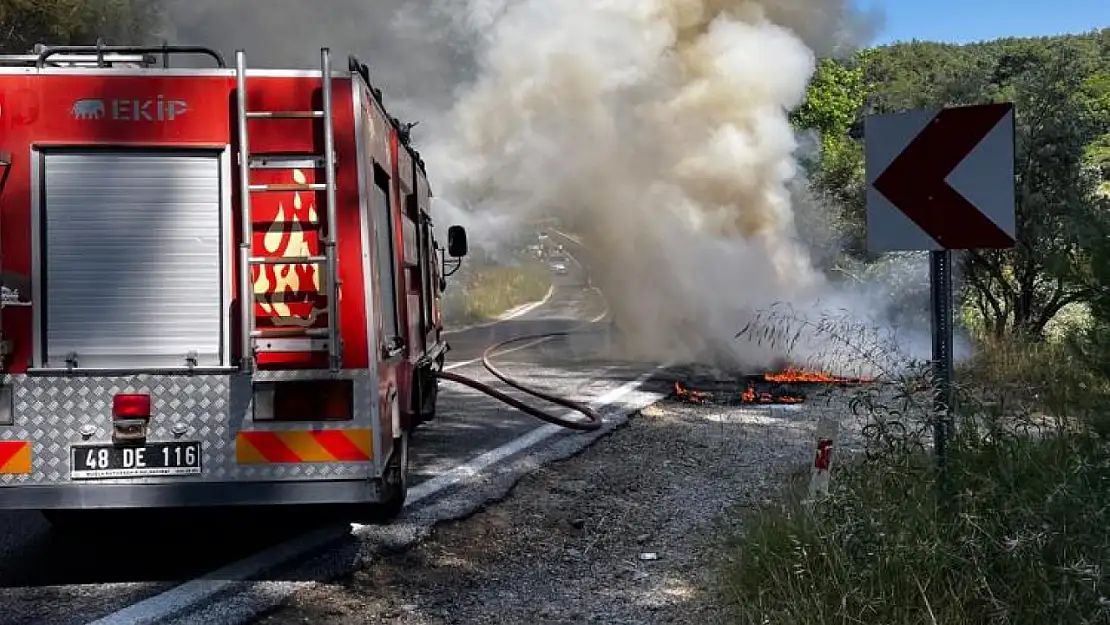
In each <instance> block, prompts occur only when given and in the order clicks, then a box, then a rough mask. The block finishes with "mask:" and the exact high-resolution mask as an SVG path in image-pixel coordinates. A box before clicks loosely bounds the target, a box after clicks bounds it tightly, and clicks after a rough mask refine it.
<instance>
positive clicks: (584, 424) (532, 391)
mask: <svg viewBox="0 0 1110 625" xmlns="http://www.w3.org/2000/svg"><path fill="white" fill-rule="evenodd" d="M570 335H571V333H570V332H547V333H543V334H525V335H521V336H514V337H512V338H510V339H508V340H505V341H501V342H499V343H494V344H493V345H490V346H489V347H487V348H486V350H485V351H484V352H483V353H482V366H483V367H485V368H486V371H488V372H490V374H491V375H493V377H495V378H497V379H498V380H501V381H502V382H504V383H505V384H508V385H509V386H511V387H513V388H515V389H517V390H518V391H521V392H523V393H527V394H528V395H531V396H533V397H536V398H539V399H542V400H545V401H548V402H550V403H552V404H556V405H559V406H562V407H564V408H569V409H570V410H573V411H575V412H578V413H580V414H582V415H583V416H585V417H586V419H587V420H586V421H571V420H569V419H564V418H561V417H557V416H555V415H553V414H551V413H549V412H544V411H543V410H540V409H538V408H536V407H534V406H531V405H529V404H526V403H524V402H522V401H520V400H519V399H517V398H515V397H513V396H511V395H508V394H507V393H504V392H502V391H499V390H497V389H495V388H493V387H492V386H489V385H488V384H484V383H482V382H479V381H477V380H474V379H472V378H468V377H465V376H461V375H458V374H457V373H451V372H450V371H434V372H433V373H434V374H435V375H436V376H437V377H439V378H440V379H443V380H449V381H451V382H456V383H458V384H462V385H464V386H469V387H470V388H472V389H474V390H476V391H479V392H481V393H484V394H486V395H489V396H490V397H493V398H494V399H497V400H500V401H502V402H504V403H506V404H508V405H510V406H512V407H513V408H516V409H517V410H519V411H521V412H523V413H525V414H528V415H531V416H533V417H536V418H537V419H540V420H542V421H546V422H548V423H552V424H554V425H558V426H560V427H564V428H567V429H570V430H578V431H582V432H591V431H594V430H597V429H599V428H600V427H601V425H602V420H601V413H599V412H597V411H596V410H594V409H593V408H591V407H590V406H588V405H586V404H583V403H580V402H576V401H573V400H570V399H567V398H565V397H559V396H558V395H552V394H551V393H548V392H546V391H542V390H540V389H537V388H534V387H530V386H527V385H525V384H523V383H522V382H520V381H518V380H515V379H513V378H512V376H510V375H508V374H506V373H505V372H503V371H501V370H500V369H498V368H497V367H496V366H494V364H493V362H492V359H493V356H494V352H497V351H499V350H501V349H503V348H505V347H507V346H509V345H512V344H513V343H523V342H525V341H536V342H540V341H546V340H548V339H552V338H557V337H560V336H570Z"/></svg>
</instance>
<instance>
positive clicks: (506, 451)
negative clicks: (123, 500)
mask: <svg viewBox="0 0 1110 625" xmlns="http://www.w3.org/2000/svg"><path fill="white" fill-rule="evenodd" d="M666 366H667V365H659V366H658V367H656V368H654V369H652V370H651V371H649V372H647V373H644V374H642V375H641V376H640V377H638V378H636V379H635V380H633V381H632V382H628V383H627V384H624V385H623V386H620V387H618V388H615V389H613V390H612V391H609V392H608V393H606V394H604V395H602V396H601V397H599V398H597V399H596V400H594V401H593V402H591V404H592V405H593V406H594V407H595V408H602V407H605V406H607V405H609V404H613V403H616V402H617V401H618V400H619V399H620V398H622V397H624V396H625V395H628V394H629V393H631V392H633V391H635V390H636V389H638V388H639V387H641V386H642V385H643V384H644V383H645V382H647V381H648V379H650V378H651V377H652V376H653V375H655V374H656V372H658V371H659V370H660V369H663V368H665V367H666ZM574 414H577V413H576V412H575V411H573V410H568V411H567V414H566V416H571V415H574ZM561 431H565V430H564V429H563V428H561V427H559V426H557V425H551V424H548V425H544V426H540V427H538V428H535V429H533V430H531V431H530V432H528V433H527V434H525V435H523V436H520V437H518V438H515V439H513V440H511V441H509V442H508V443H505V444H504V445H501V446H500V447H497V448H495V449H492V450H490V451H487V452H485V453H483V454H481V455H478V456H476V457H474V458H472V459H471V460H469V461H467V462H465V463H463V464H461V465H458V466H456V467H455V468H453V469H451V470H449V471H447V472H446V473H442V474H440V475H438V476H436V477H434V478H432V479H430V480H428V481H427V482H424V483H422V484H419V485H417V486H415V487H413V488H412V490H410V491H409V497H408V500H407V503H406V507H408V506H410V505H412V504H414V503H416V502H417V501H421V500H423V499H427V498H428V497H431V496H432V495H435V494H436V493H439V492H441V491H443V490H445V489H447V488H450V487H451V486H454V485H456V484H459V483H461V482H464V481H467V480H469V479H472V478H473V477H474V476H475V475H477V474H479V473H480V472H481V471H483V470H485V469H488V468H489V467H491V466H493V465H495V464H497V463H498V462H500V461H501V460H504V459H505V458H508V457H510V456H513V455H515V454H517V453H520V452H521V451H524V450H525V449H528V448H529V447H532V446H534V445H536V444H538V443H540V442H542V441H543V440H545V439H547V438H550V437H551V436H553V435H555V434H557V433H559V432H561ZM362 527H364V526H360V525H353V528H352V530H350V531H340V530H338V529H337V528H334V527H329V528H322V529H319V530H316V531H313V532H309V533H308V534H304V535H302V536H298V537H297V538H293V539H291V540H288V541H286V542H284V543H282V544H280V545H276V546H274V547H270V548H268V549H264V550H263V551H260V552H258V553H256V554H253V555H251V556H248V557H246V558H243V559H242V560H239V561H237V562H233V563H231V564H229V565H226V566H224V567H221V568H219V569H217V570H215V571H212V572H210V573H208V574H206V575H203V576H201V577H198V578H196V579H194V580H191V581H188V582H185V583H184V584H181V585H180V586H175V587H173V588H171V589H169V590H167V591H165V592H162V593H159V594H157V595H154V596H153V597H149V598H147V599H144V600H142V601H139V602H138V603H134V604H131V605H130V606H128V607H126V608H123V609H122V610H118V611H116V612H113V613H111V614H109V615H107V616H104V617H102V618H99V619H97V620H95V621H91V622H89V623H87V625H149V624H154V623H158V622H159V621H162V620H165V619H167V618H172V617H175V616H177V615H179V614H181V613H184V612H186V611H187V610H188V609H190V608H192V607H194V606H197V605H199V604H201V603H204V602H205V601H207V600H209V599H211V598H212V597H214V596H216V595H217V594H219V593H221V592H223V591H224V590H226V589H227V588H229V587H231V586H232V585H234V584H237V583H240V582H242V581H245V580H246V579H247V578H250V577H253V576H255V575H257V574H258V573H260V572H262V571H265V570H268V569H272V568H274V567H276V566H279V565H281V564H283V563H285V562H288V561H290V560H293V559H295V558H297V557H299V556H302V555H304V554H306V553H309V552H312V551H315V550H317V549H320V548H323V547H326V546H327V545H328V544H329V543H330V542H332V541H335V540H337V539H339V538H341V537H342V536H343V535H344V534H350V533H356V534H357V532H358V531H359V530H360V529H361V528H362Z"/></svg>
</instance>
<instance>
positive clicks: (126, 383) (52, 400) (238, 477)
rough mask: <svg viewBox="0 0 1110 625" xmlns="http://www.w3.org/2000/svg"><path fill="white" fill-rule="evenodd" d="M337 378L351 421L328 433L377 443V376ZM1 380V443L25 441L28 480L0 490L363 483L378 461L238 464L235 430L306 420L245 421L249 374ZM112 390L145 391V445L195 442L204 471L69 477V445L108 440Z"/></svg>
mask: <svg viewBox="0 0 1110 625" xmlns="http://www.w3.org/2000/svg"><path fill="white" fill-rule="evenodd" d="M297 375H303V374H295V373H290V372H282V373H281V375H280V376H278V377H275V376H274V374H273V373H272V372H271V373H268V374H267V375H266V377H265V378H262V379H266V380H273V379H293V378H294V377H295V376H297ZM315 375H316V376H317V377H318V376H319V374H318V373H316V374H315ZM338 375H340V376H341V377H345V378H349V379H353V380H354V381H355V385H354V391H355V418H354V419H352V420H351V421H348V422H341V423H336V422H331V423H329V424H328V428H334V429H354V428H371V429H373V430H374V435H375V438H376V437H377V436H378V435H379V434H378V433H379V432H380V430H379V428H378V422H377V418H376V417H375V413H376V412H377V409H376V406H377V379H376V378H374V377H372V376H371V372H370V371H369V370H355V371H343V372H340V373H339V374H338ZM281 376H284V377H281ZM3 382H4V383H5V384H11V385H12V388H13V393H12V395H13V411H14V416H15V425H13V426H0V440H30V441H32V442H33V460H32V462H33V470H32V472H31V474H29V475H0V486H13V485H21V484H24V485H57V484H71V483H95V484H172V483H179V482H182V481H185V480H189V481H201V482H236V481H272V480H305V479H321V480H327V479H352V478H355V479H362V478H368V477H371V475H377V474H378V472H379V471H380V469H379V466H378V460H377V459H376V460H375V463H374V464H373V466H371V467H370V469H369V470H368V468H367V467H368V465H367V464H365V463H361V464H360V463H319V464H313V463H304V464H274V465H240V464H238V463H237V462H236V461H235V436H236V434H237V433H238V432H239V431H240V430H268V431H274V430H304V429H308V426H309V424H306V423H265V422H257V421H252V420H251V418H250V415H251V413H252V406H251V377H250V376H248V375H240V374H233V375H150V374H137V375H129V376H113V377H99V376H76V375H75V376H38V375H35V376H27V375H6V376H3ZM117 393H150V395H151V400H152V404H153V413H154V414H153V416H152V418H151V421H150V430H149V434H148V440H149V441H151V442H157V441H173V440H182V441H200V442H201V443H202V447H203V452H202V457H203V465H202V466H203V473H202V474H201V475H189V476H176V477H151V478H122V479H104V480H92V481H86V480H70V478H69V471H70V447H71V446H72V445H74V444H82V443H83V444H90V443H110V442H111V440H112V434H111V425H112V396H113V395H115V394H117ZM175 425H180V426H184V427H183V428H181V429H183V430H184V433H182V434H177V433H175V432H174V426H175ZM375 446H376V445H375Z"/></svg>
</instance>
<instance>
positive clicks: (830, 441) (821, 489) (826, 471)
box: [809, 419, 840, 501]
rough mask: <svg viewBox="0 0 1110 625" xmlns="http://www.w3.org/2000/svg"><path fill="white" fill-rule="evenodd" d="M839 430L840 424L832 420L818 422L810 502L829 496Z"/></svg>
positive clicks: (811, 470)
mask: <svg viewBox="0 0 1110 625" xmlns="http://www.w3.org/2000/svg"><path fill="white" fill-rule="evenodd" d="M839 429H840V424H839V423H838V422H837V421H834V420H832V419H821V420H820V421H818V422H817V439H816V445H815V448H814V454H813V465H812V466H811V467H810V473H809V498H810V501H818V500H820V499H821V498H823V497H826V496H828V494H829V481H830V480H831V478H832V454H833V448H834V446H835V445H836V435H837V433H838V431H839Z"/></svg>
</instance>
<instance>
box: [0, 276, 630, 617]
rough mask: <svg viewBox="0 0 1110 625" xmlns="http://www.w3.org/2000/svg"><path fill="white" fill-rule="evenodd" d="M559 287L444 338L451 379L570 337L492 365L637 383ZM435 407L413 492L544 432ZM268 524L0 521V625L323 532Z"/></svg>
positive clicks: (103, 602)
mask: <svg viewBox="0 0 1110 625" xmlns="http://www.w3.org/2000/svg"><path fill="white" fill-rule="evenodd" d="M555 279H556V283H555V287H554V290H553V292H552V295H551V297H550V298H549V300H548V301H547V302H545V303H544V304H543V305H542V306H539V307H537V308H535V309H533V310H531V311H529V312H528V313H526V314H524V315H521V316H520V317H518V318H515V319H512V320H509V321H505V322H501V323H497V324H494V325H489V326H486V327H478V328H470V329H467V330H464V331H460V332H458V333H454V334H451V335H449V336H448V341H449V343H450V344H451V346H452V351H451V352H450V353H449V354H448V366H452V365H458V366H455V367H453V369H452V371H453V372H454V373H458V374H461V375H466V376H468V377H474V378H477V379H480V380H483V381H487V382H489V381H492V380H493V378H492V376H490V375H489V374H488V373H486V372H485V371H484V369H482V365H481V364H480V363H479V362H469V363H468V362H467V361H471V360H474V359H478V358H480V356H481V352H482V350H483V349H484V347H485V346H486V345H488V344H490V343H491V342H494V341H499V340H503V339H505V338H509V337H511V336H516V335H520V334H537V333H543V332H558V331H567V330H575V329H576V330H577V331H578V333H577V334H576V335H575V336H574V337H573V338H571V339H566V338H563V339H554V340H550V341H547V342H544V343H541V344H538V345H533V346H531V347H529V348H527V349H521V350H518V351H515V352H513V353H507V354H505V355H503V356H502V357H499V358H498V359H497V361H498V363H499V364H502V365H503V366H504V368H505V370H506V371H508V372H510V373H511V374H513V375H517V376H520V377H521V378H524V379H526V380H527V381H528V383H530V384H535V385H538V386H543V387H545V388H546V389H548V390H554V391H556V392H557V393H558V394H560V395H563V396H570V397H574V398H578V399H583V400H588V399H591V398H594V397H597V396H599V395H601V394H603V393H605V392H606V390H611V389H612V388H614V387H616V386H620V385H621V384H623V383H626V382H627V381H628V380H630V379H635V378H636V375H637V374H639V373H642V371H643V368H642V367H634V366H629V367H625V366H621V365H619V364H617V363H612V362H605V361H604V346H605V334H604V331H603V329H604V326H605V324H604V323H599V324H593V325H592V326H590V325H589V324H586V326H587V327H583V326H584V321H587V320H589V319H596V318H598V317H600V316H602V315H603V314H604V312H605V303H604V300H603V298H602V297H601V296H600V294H599V293H598V292H597V291H595V290H593V289H591V288H589V287H588V284H587V279H586V277H585V272H584V270H583V269H582V268H581V267H580V266H576V265H574V264H573V263H572V265H571V267H570V271H569V272H568V273H567V274H566V275H560V276H556V277H555ZM599 328H600V329H601V330H602V331H599ZM502 388H503V387H502ZM514 394H515V395H517V396H520V397H523V398H527V397H526V396H523V395H520V394H518V393H514ZM439 406H440V413H439V415H438V417H437V419H436V420H434V421H432V422H431V423H428V424H426V425H424V426H422V427H421V428H420V429H419V430H418V432H417V433H416V435H415V436H414V439H413V441H412V443H413V458H412V463H413V466H412V471H413V485H414V486H415V485H417V484H419V483H421V482H423V481H425V480H427V479H429V478H431V477H434V476H436V475H438V474H441V473H443V472H444V471H447V470H449V469H451V468H453V467H455V466H458V465H460V464H462V463H463V462H466V461H467V460H469V459H472V458H474V457H476V456H478V455H480V454H482V453H483V452H485V451H488V450H492V449H494V448H497V447H499V446H501V445H502V444H504V443H506V442H509V441H511V440H513V439H515V438H517V437H519V436H521V435H522V434H525V433H527V432H529V431H530V430H533V429H535V428H536V427H537V426H539V425H541V424H540V423H539V422H538V421H537V420H535V419H533V418H532V417H529V416H527V415H523V414H521V413H519V412H516V411H513V410H511V409H506V407H505V406H504V405H503V404H500V403H499V402H497V401H496V400H493V399H491V398H489V397H486V396H484V395H481V394H479V393H477V392H475V391H472V390H471V389H467V388H465V387H460V386H459V385H456V384H453V383H449V382H444V383H443V386H442V390H441V395H440V401H439ZM559 412H562V410H559ZM274 514H275V513H274V511H272V510H270V511H264V512H259V513H257V514H251V513H248V512H246V511H236V512H235V513H227V512H218V511H216V512H206V513H190V514H189V515H188V517H187V518H185V519H182V518H181V517H180V516H179V517H178V518H174V519H165V518H154V519H151V520H149V521H148V520H136V521H133V522H134V526H133V527H130V528H129V530H128V531H127V532H125V533H123V534H121V535H112V536H107V535H105V534H103V533H102V532H98V531H96V530H93V529H90V530H89V531H88V532H87V533H83V534H82V533H78V534H75V535H73V536H68V537H67V536H62V535H59V534H57V533H55V532H53V531H51V529H50V527H49V525H47V524H46V523H45V521H44V520H42V518H41V517H40V516H39V515H38V514H37V513H33V512H6V513H0V607H2V609H0V625H7V624H20V625H22V624H27V625H32V624H34V625H39V624H45V623H51V624H58V625H69V624H71V623H72V624H78V623H87V622H89V621H91V620H94V619H96V618H99V617H101V616H103V615H106V614H109V613H112V612H114V611H115V610H118V609H121V608H123V607H126V606H127V605H129V604H131V603H134V602H136V601H140V600H142V599H144V598H147V597H150V596H152V595H155V594H157V593H159V592H162V591H163V590H166V589H169V588H171V587H173V586H176V585H178V584H180V583H182V582H185V581H187V580H190V579H192V578H194V577H197V576H199V575H202V574H204V573H207V572H209V571H212V570H214V569H217V568H219V567H221V566H223V565H226V564H228V563H229V562H233V561H236V560H239V559H241V558H244V557H246V556H249V555H251V554H253V553H255V552H257V551H259V550H262V549H265V548H266V547H269V546H272V545H275V544H278V543H280V542H283V541H286V540H289V539H291V538H293V537H296V536H298V535H299V534H302V533H304V532H305V531H307V530H310V529H313V528H315V527H318V526H320V525H321V523H322V521H321V520H320V519H319V518H313V517H311V516H306V517H303V518H301V517H300V516H299V515H295V514H292V513H287V512H286V511H282V513H281V514H282V515H283V516H282V518H281V522H280V523H274ZM183 520H184V523H182V522H181V521H183Z"/></svg>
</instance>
